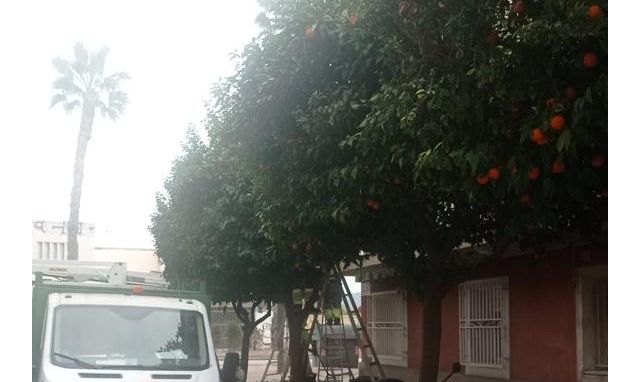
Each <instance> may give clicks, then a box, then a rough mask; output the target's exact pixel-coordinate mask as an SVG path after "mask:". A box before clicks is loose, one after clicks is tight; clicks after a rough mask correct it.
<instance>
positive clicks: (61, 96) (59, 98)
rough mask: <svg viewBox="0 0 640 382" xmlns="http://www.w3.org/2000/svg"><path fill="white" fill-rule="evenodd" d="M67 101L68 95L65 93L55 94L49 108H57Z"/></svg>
mask: <svg viewBox="0 0 640 382" xmlns="http://www.w3.org/2000/svg"><path fill="white" fill-rule="evenodd" d="M66 100H67V95H66V94H64V93H58V94H54V95H53V97H51V105H50V106H49V108H52V107H54V106H56V105H57V104H58V103H59V102H65V101H66Z"/></svg>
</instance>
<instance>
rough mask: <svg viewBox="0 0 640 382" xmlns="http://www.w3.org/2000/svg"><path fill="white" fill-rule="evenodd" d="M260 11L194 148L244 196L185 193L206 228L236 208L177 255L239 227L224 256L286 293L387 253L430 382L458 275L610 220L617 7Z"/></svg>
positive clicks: (388, 4)
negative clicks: (419, 313) (513, 249)
mask: <svg viewBox="0 0 640 382" xmlns="http://www.w3.org/2000/svg"><path fill="white" fill-rule="evenodd" d="M261 4H262V6H263V8H264V13H263V14H262V15H261V16H260V17H259V19H258V21H259V22H260V24H261V26H262V28H263V29H262V33H261V34H260V36H259V37H258V38H256V39H255V40H254V41H253V42H251V43H250V44H248V45H247V47H246V48H245V49H244V51H243V52H242V53H241V54H239V56H238V59H239V61H238V67H237V70H236V73H235V74H234V75H233V76H231V77H230V78H228V79H227V80H226V81H224V82H223V83H221V84H219V86H217V87H216V89H215V91H214V94H213V95H214V98H215V99H216V104H215V105H214V106H213V107H212V109H211V112H210V118H209V123H208V132H209V138H210V143H209V144H207V145H198V146H197V149H195V148H194V149H189V148H187V153H190V152H192V151H195V152H196V153H197V152H199V151H200V150H203V151H207V150H210V151H211V153H212V155H213V156H212V157H207V159H202V163H203V164H202V165H199V166H196V167H203V166H205V165H204V163H206V166H211V167H210V168H216V169H217V170H215V171H218V172H220V171H229V174H233V175H231V176H230V177H229V178H226V180H225V179H220V182H221V183H220V184H221V185H222V184H224V183H225V182H227V187H229V186H232V188H233V189H234V190H238V189H240V188H242V190H243V191H242V192H240V193H239V194H236V197H235V198H232V200H234V203H232V204H230V205H228V206H234V207H230V208H228V209H226V210H225V209H224V208H223V207H222V206H221V205H220V203H221V202H220V201H221V200H225V198H226V196H224V195H222V194H216V193H215V192H213V193H212V191H211V190H207V191H206V192H204V191H201V190H200V189H198V188H197V187H196V186H195V185H189V186H188V187H186V188H185V191H184V192H187V193H193V195H194V197H193V200H195V204H193V209H194V210H196V211H198V212H197V214H201V213H203V211H204V210H206V209H215V210H216V211H218V212H219V211H223V210H224V211H226V212H225V213H224V214H218V212H215V213H212V214H211V215H209V216H208V218H207V220H210V221H212V222H215V223H214V225H211V226H208V227H206V228H204V229H202V230H200V231H198V230H197V229H195V230H191V229H188V231H189V232H188V233H185V234H184V237H185V238H186V237H189V238H190V239H189V240H185V241H184V243H185V247H184V248H183V249H182V250H181V251H176V253H180V254H181V256H182V254H183V253H185V254H186V253H194V252H189V251H193V248H194V246H196V243H198V244H197V245H200V243H203V238H205V237H214V236H216V235H220V234H221V233H223V232H234V235H235V237H237V238H238V240H237V241H234V243H235V244H234V246H232V247H230V248H231V250H229V251H228V252H227V253H228V255H229V256H230V258H234V257H235V260H238V261H240V263H238V264H247V262H246V258H244V257H243V256H244V253H245V252H244V251H245V250H246V247H251V248H254V247H253V246H254V245H256V243H259V244H257V248H259V250H256V251H255V252H251V253H252V254H255V256H253V255H252V256H251V258H252V259H257V261H258V263H259V264H258V265H257V266H258V268H259V267H260V266H262V265H265V264H278V265H277V266H276V267H275V269H274V268H269V272H271V271H273V272H274V274H276V275H279V277H281V278H282V280H289V281H292V282H283V283H282V284H280V285H283V286H285V288H292V287H296V285H297V286H303V284H304V283H298V284H296V282H294V280H298V281H304V280H306V279H308V276H309V275H310V274H313V275H318V273H319V272H320V271H322V270H323V269H325V268H326V265H328V264H333V263H335V262H358V261H359V260H360V258H361V256H360V254H361V253H362V252H361V251H364V252H365V253H368V254H375V255H378V256H379V258H380V259H381V260H382V261H383V262H384V263H385V264H386V265H387V266H389V267H391V268H392V269H394V270H396V272H397V273H398V274H399V275H401V276H403V277H402V278H403V279H404V280H406V281H407V283H408V284H409V285H412V286H413V287H414V288H415V289H416V290H417V291H419V292H421V294H422V296H423V302H424V304H425V315H424V316H423V319H424V320H425V327H428V328H431V329H430V331H425V333H424V339H423V347H424V348H423V360H422V367H421V381H432V380H435V379H434V378H435V373H437V365H438V352H439V335H440V333H439V325H440V322H439V319H440V318H439V317H440V313H439V312H440V310H439V309H440V299H441V298H442V296H443V295H444V292H445V291H446V289H447V288H448V287H450V286H451V285H453V283H455V282H456V280H459V278H460V277H461V274H462V273H464V272H466V271H467V270H468V269H470V268H471V267H473V265H474V264H476V263H477V261H478V260H479V259H482V258H486V257H488V256H491V255H493V256H496V255H499V254H500V253H501V252H502V251H504V250H505V249H506V247H507V246H508V245H509V244H511V243H513V242H517V243H519V244H520V245H521V246H522V247H523V248H528V247H533V248H535V249H538V250H540V249H542V248H543V247H544V245H545V244H546V243H550V242H558V241H567V240H575V239H577V238H583V239H584V238H586V239H591V238H593V237H594V235H595V234H597V233H598V232H599V229H600V227H601V226H602V224H603V223H604V221H605V220H606V216H607V215H606V214H607V200H606V190H607V170H606V154H607V64H606V57H607V18H606V13H605V10H606V5H605V4H603V5H602V6H603V7H604V10H603V8H602V7H600V6H598V9H599V11H597V9H596V10H594V8H593V4H591V3H587V2H585V1H580V0H565V1H539V2H529V1H527V2H525V1H516V2H509V1H495V0H480V1H477V0H450V1H442V0H440V1H437V0H424V1H420V2H418V1H388V0H371V1H367V2H361V1H355V0H354V1H338V0H329V1H321V0H312V1H305V2H299V1H294V0H272V1H263V2H261ZM211 153H210V154H211ZM207 155H209V154H207ZM187 156H188V154H187ZM214 158H216V159H214ZM222 168H224V169H226V170H221V169H222ZM181 171H183V170H180V169H177V168H176V172H175V174H174V178H175V177H176V176H178V173H179V172H181ZM197 172H198V173H200V170H198V171H197ZM205 173H206V171H205ZM239 174H241V175H240V176H239ZM198 176H200V175H198ZM238 176H239V177H238ZM196 178H197V176H196ZM240 179H241V180H242V181H239V180H240ZM196 183H197V182H196ZM221 185H220V186H219V187H223V188H224V186H221ZM244 187H246V188H244ZM234 192H235V191H234ZM205 195H210V197H206V196H205ZM240 195H242V196H244V198H240ZM203 198H204V199H203ZM240 199H241V200H242V201H243V204H242V205H243V206H244V207H246V208H238V206H237V204H235V203H237V201H238V200H240ZM174 203H175V205H176V206H180V205H181V203H180V202H178V201H176V202H174ZM222 203H226V202H222ZM186 205H188V204H186ZM180 208H182V207H180ZM160 213H161V214H162V211H161V210H160ZM197 214H196V215H197ZM179 215H183V216H189V218H191V217H192V215H191V214H185V212H182V213H180V214H179ZM176 219H177V220H176V221H179V219H181V218H176ZM230 219H231V220H230ZM229 220H230V221H231V222H230V223H226V224H231V225H228V226H227V225H224V224H223V223H224V222H227V221H229ZM198 221H199V220H198ZM177 224H178V223H177ZM180 224H181V223H179V224H178V225H180ZM187 227H188V226H187V225H186V224H185V225H180V227H179V228H178V227H176V228H173V229H180V230H181V229H186V228H187ZM226 228H229V230H230V231H225V229H226ZM239 232H244V233H245V236H238V235H237V234H238V233H239ZM189 235H191V236H189ZM209 244H211V241H208V242H207V245H206V246H204V247H202V248H214V247H215V245H211V246H209ZM203 245H204V244H203ZM465 245H468V247H469V248H470V249H471V252H472V254H468V252H460V251H457V249H459V248H460V247H462V246H465ZM160 249H161V248H160ZM202 252H203V253H204V252H206V251H202ZM474 254H475V255H474ZM199 258H200V259H201V261H202V262H201V263H198V264H200V265H199V266H198V267H199V268H200V269H207V268H206V267H208V266H210V265H209V264H215V261H213V260H212V259H211V258H208V257H206V256H204V257H199ZM235 260H234V261H235ZM269 262H273V263H269ZM194 263H196V262H194ZM248 263H249V264H251V263H250V262H248ZM231 264H236V263H229V264H226V265H225V266H226V267H228V268H229V269H233V266H234V265H231ZM262 269H265V270H266V269H267V268H262ZM296 275H297V278H296ZM292 277H293V278H292ZM426 312H429V314H427V313H426ZM427 339H428V340H427ZM297 378H300V374H295V375H294V380H299V379H297Z"/></svg>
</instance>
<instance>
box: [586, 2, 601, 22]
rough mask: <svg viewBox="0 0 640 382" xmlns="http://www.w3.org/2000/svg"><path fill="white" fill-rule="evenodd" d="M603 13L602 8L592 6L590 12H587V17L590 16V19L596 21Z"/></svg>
mask: <svg viewBox="0 0 640 382" xmlns="http://www.w3.org/2000/svg"><path fill="white" fill-rule="evenodd" d="M603 13H604V12H602V8H600V6H599V5H592V6H590V7H589V10H588V11H587V16H589V18H590V19H592V20H595V19H599V18H600V17H602V14H603Z"/></svg>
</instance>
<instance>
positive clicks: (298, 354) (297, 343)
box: [285, 302, 307, 382]
mask: <svg viewBox="0 0 640 382" xmlns="http://www.w3.org/2000/svg"><path fill="white" fill-rule="evenodd" d="M285 312H286V314H287V322H288V323H289V362H290V363H289V365H290V367H291V379H290V381H291V382H304V381H305V378H306V375H307V368H306V360H307V349H305V348H304V346H303V343H302V341H303V336H302V329H303V325H304V321H305V318H306V313H305V312H303V310H302V309H301V307H300V306H299V305H295V304H294V303H293V302H287V303H285Z"/></svg>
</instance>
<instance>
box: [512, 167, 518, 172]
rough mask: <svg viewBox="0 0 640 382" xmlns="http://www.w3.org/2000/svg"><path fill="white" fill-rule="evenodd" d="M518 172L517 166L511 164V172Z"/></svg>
mask: <svg viewBox="0 0 640 382" xmlns="http://www.w3.org/2000/svg"><path fill="white" fill-rule="evenodd" d="M517 173H518V166H513V167H512V168H511V174H517Z"/></svg>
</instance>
